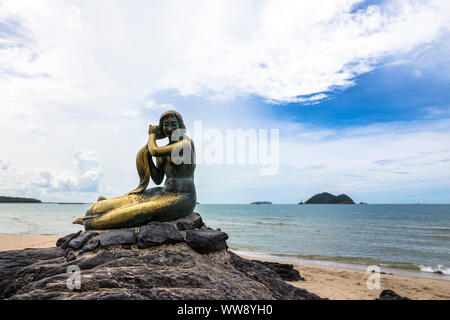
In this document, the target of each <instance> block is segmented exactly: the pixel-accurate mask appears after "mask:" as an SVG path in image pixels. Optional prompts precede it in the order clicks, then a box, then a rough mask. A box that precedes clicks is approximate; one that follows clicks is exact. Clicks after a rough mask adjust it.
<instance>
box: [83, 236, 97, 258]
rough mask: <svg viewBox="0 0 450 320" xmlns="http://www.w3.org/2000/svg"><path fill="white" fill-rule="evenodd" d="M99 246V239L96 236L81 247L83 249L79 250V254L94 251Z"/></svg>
mask: <svg viewBox="0 0 450 320" xmlns="http://www.w3.org/2000/svg"><path fill="white" fill-rule="evenodd" d="M99 244H100V238H99V237H98V236H96V237H93V238H92V239H90V240H89V241H88V242H87V243H86V244H85V245H84V246H83V248H81V250H80V254H83V253H86V252H89V251H94V250H95V249H97V248H98V246H99Z"/></svg>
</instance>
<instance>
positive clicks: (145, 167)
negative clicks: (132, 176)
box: [130, 110, 186, 193]
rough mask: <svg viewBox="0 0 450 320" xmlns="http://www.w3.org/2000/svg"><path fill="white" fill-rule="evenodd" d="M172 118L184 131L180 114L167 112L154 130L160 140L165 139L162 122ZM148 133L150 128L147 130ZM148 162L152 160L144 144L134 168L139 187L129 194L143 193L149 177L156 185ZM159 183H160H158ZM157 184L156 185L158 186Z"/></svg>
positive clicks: (171, 111) (184, 127) (155, 179)
mask: <svg viewBox="0 0 450 320" xmlns="http://www.w3.org/2000/svg"><path fill="white" fill-rule="evenodd" d="M170 116H173V117H175V118H176V119H177V120H178V126H179V127H180V129H186V126H185V125H184V121H183V117H182V116H181V114H180V113H179V112H177V111H175V110H169V111H166V112H164V113H163V114H162V115H161V117H160V118H159V124H158V127H157V129H156V136H157V137H160V138H166V136H165V135H164V133H163V131H162V127H163V124H162V123H163V121H164V119H166V118H168V117H170ZM149 131H150V128H149ZM149 133H150V132H149ZM150 161H153V160H152V156H151V155H150V151H149V150H148V145H147V144H146V145H145V146H143V147H142V148H141V149H140V150H139V152H138V154H137V155H136V168H137V171H138V175H139V179H140V181H139V186H138V187H137V188H136V189H134V190H132V191H130V192H131V193H140V192H142V191H144V190H145V189H146V188H147V186H148V184H149V182H150V177H152V180H153V181H154V182H155V183H157V181H158V179H157V178H156V177H153V176H152V170H150ZM159 183H161V182H159ZM159 183H157V184H159Z"/></svg>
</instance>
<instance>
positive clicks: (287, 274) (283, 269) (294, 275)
mask: <svg viewBox="0 0 450 320" xmlns="http://www.w3.org/2000/svg"><path fill="white" fill-rule="evenodd" d="M252 261H253V262H255V263H261V264H263V265H265V266H266V267H268V268H269V269H272V270H273V271H275V272H276V273H277V274H278V275H279V276H280V277H281V279H283V280H285V281H305V278H303V277H302V276H300V273H299V272H298V270H296V269H294V266H293V265H292V264H285V263H278V262H269V261H258V260H252Z"/></svg>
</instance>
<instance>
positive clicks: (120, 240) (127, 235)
mask: <svg viewBox="0 0 450 320" xmlns="http://www.w3.org/2000/svg"><path fill="white" fill-rule="evenodd" d="M134 243H136V234H135V231H134V229H117V230H111V231H105V232H102V233H101V234H100V244H101V246H102V247H106V246H110V245H113V244H134Z"/></svg>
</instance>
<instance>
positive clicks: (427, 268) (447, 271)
mask: <svg viewBox="0 0 450 320" xmlns="http://www.w3.org/2000/svg"><path fill="white" fill-rule="evenodd" d="M420 270H421V271H423V272H432V273H439V272H442V273H443V274H445V275H450V268H442V265H441V264H439V265H438V266H437V268H433V267H430V266H423V265H422V266H420Z"/></svg>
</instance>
